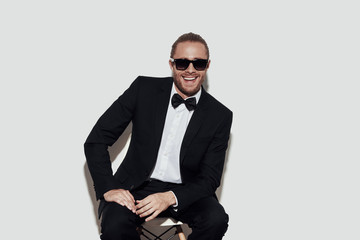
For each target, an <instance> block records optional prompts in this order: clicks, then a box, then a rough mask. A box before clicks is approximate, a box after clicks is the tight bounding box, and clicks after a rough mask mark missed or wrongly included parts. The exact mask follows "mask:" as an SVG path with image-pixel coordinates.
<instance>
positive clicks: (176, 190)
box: [84, 33, 232, 240]
mask: <svg viewBox="0 0 360 240" xmlns="http://www.w3.org/2000/svg"><path fill="white" fill-rule="evenodd" d="M170 57H171V59H170V61H169V65H170V68H171V70H172V72H173V77H168V78H151V77H138V78H137V79H136V80H135V81H134V82H133V83H132V84H131V86H130V87H129V88H128V89H127V90H126V91H125V92H124V93H123V94H122V95H121V96H120V97H119V98H118V99H117V100H116V101H115V102H114V103H113V104H112V105H111V106H110V108H109V109H108V110H107V111H106V112H105V113H104V114H103V115H102V116H101V117H100V119H99V120H98V122H97V123H96V125H95V126H94V128H93V129H92V131H91V133H90V135H89V136H88V138H87V140H86V142H85V145H84V146H85V154H86V158H87V163H88V166H89V169H90V173H91V176H92V178H93V181H94V186H95V191H96V196H97V198H98V199H100V200H101V202H100V206H99V215H101V216H102V222H101V232H102V234H101V239H106V240H109V239H116V240H132V239H140V238H139V236H138V234H137V232H136V227H137V226H139V225H140V224H141V223H143V222H144V221H150V220H151V219H154V218H155V217H157V216H158V215H159V214H160V215H163V216H171V217H173V218H175V219H177V220H180V221H182V222H185V223H187V224H188V225H189V227H191V228H192V233H191V234H190V236H189V238H188V239H189V240H194V239H196V240H201V239H204V240H205V239H206V240H211V239H214V240H218V239H222V237H223V235H224V233H225V232H226V230H227V226H228V215H227V214H226V213H225V211H224V208H223V207H222V206H221V205H220V203H219V202H218V200H217V198H216V195H215V191H216V189H217V187H218V186H219V185H220V180H221V176H222V171H223V166H224V159H225V153H226V149H227V146H228V139H229V134H230V128H231V123H232V112H231V111H230V110H228V109H227V108H226V107H225V106H223V105H222V104H221V103H220V102H218V101H217V100H215V98H213V97H212V96H211V95H210V94H208V93H207V92H206V91H205V90H204V89H203V88H202V83H203V82H204V79H205V75H206V71H207V69H208V68H209V65H210V60H209V49H208V46H207V43H206V42H205V40H204V39H203V38H202V37H201V36H200V35H197V34H194V33H187V34H184V35H182V36H180V37H179V38H178V39H177V40H176V41H175V43H174V44H173V46H172V50H171V55H170ZM184 100H187V101H186V102H185V101H184ZM130 122H132V136H131V141H130V145H129V149H128V152H127V154H126V156H125V158H124V160H123V161H122V163H121V165H120V166H119V168H118V169H117V171H116V173H115V175H113V173H112V170H111V162H110V158H109V153H108V151H107V148H108V146H111V145H112V144H113V143H114V142H115V141H116V140H117V139H118V138H119V136H120V135H121V134H122V133H123V131H124V130H125V128H126V127H127V126H128V124H129V123H130Z"/></svg>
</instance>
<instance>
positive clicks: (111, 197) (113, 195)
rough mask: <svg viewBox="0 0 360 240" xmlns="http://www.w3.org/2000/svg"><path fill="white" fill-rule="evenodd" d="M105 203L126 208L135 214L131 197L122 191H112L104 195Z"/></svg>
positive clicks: (133, 201)
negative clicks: (112, 203)
mask: <svg viewBox="0 0 360 240" xmlns="http://www.w3.org/2000/svg"><path fill="white" fill-rule="evenodd" d="M104 199H105V200H106V201H107V202H116V203H118V204H120V205H121V206H126V207H127V208H128V209H129V210H130V211H132V212H133V213H136V207H135V199H134V197H133V195H132V194H131V193H130V192H129V191H128V190H124V189H113V190H110V191H107V192H106V193H104Z"/></svg>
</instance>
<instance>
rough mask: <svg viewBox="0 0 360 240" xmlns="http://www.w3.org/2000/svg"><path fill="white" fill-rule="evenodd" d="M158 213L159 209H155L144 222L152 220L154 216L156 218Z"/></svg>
mask: <svg viewBox="0 0 360 240" xmlns="http://www.w3.org/2000/svg"><path fill="white" fill-rule="evenodd" d="M159 214H160V211H155V212H153V214H151V215H150V217H148V218H146V219H145V222H148V221H150V220H153V219H154V218H156V217H157V216H158V215H159Z"/></svg>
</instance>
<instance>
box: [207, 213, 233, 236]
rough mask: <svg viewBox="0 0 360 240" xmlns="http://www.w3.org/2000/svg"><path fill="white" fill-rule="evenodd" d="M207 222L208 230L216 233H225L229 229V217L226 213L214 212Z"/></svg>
mask: <svg viewBox="0 0 360 240" xmlns="http://www.w3.org/2000/svg"><path fill="white" fill-rule="evenodd" d="M210 215H211V216H209V218H208V219H207V220H206V221H205V223H206V225H207V228H208V229H210V230H211V231H215V232H223V233H225V232H226V230H227V228H228V222H229V215H228V214H227V213H226V212H225V211H218V212H212V213H211V214H210Z"/></svg>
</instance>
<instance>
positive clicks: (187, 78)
mask: <svg viewBox="0 0 360 240" xmlns="http://www.w3.org/2000/svg"><path fill="white" fill-rule="evenodd" d="M184 79H185V80H187V81H192V80H195V77H184Z"/></svg>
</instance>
